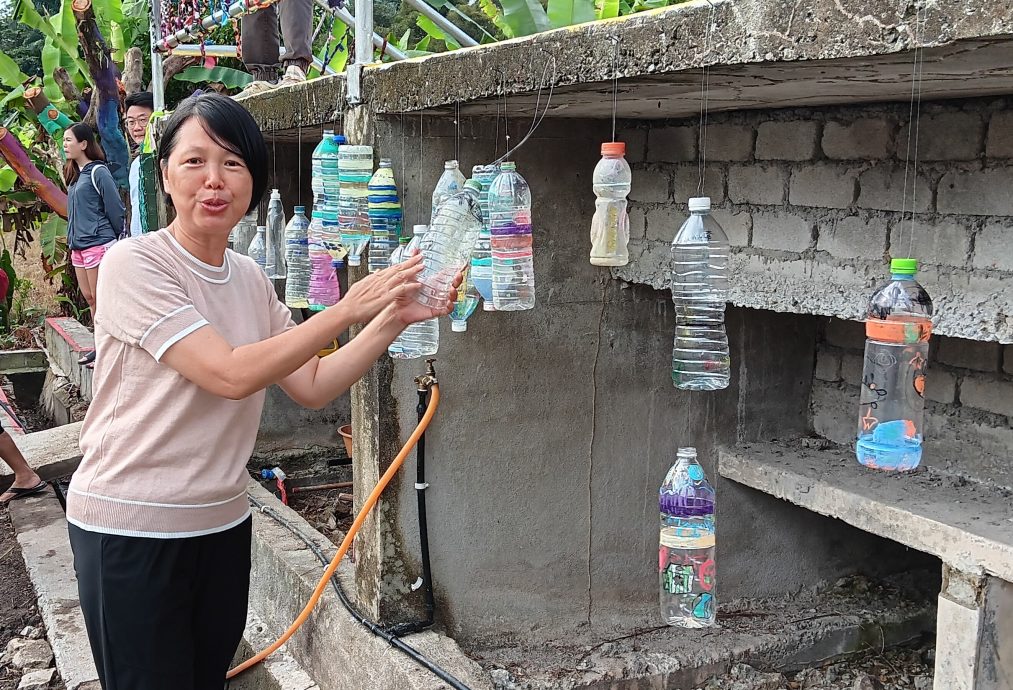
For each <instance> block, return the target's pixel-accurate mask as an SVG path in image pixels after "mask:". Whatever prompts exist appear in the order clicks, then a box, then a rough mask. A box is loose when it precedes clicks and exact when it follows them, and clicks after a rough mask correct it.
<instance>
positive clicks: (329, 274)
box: [307, 209, 341, 311]
mask: <svg viewBox="0 0 1013 690" xmlns="http://www.w3.org/2000/svg"><path fill="white" fill-rule="evenodd" d="M328 222H329V221H328ZM323 235H324V220H323V211H318V210H316V209H314V210H313V219H312V220H310V225H309V228H308V230H307V236H308V253H309V260H310V282H309V289H308V294H307V301H308V302H309V304H310V309H312V310H313V311H320V310H321V309H324V308H326V307H329V306H331V305H334V304H337V303H338V300H339V299H341V288H340V286H339V285H338V276H337V274H336V273H335V271H334V259H333V258H332V257H331V253H330V252H329V251H328V250H327V247H326V246H324V240H323Z"/></svg>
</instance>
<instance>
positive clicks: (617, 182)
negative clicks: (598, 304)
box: [591, 142, 633, 266]
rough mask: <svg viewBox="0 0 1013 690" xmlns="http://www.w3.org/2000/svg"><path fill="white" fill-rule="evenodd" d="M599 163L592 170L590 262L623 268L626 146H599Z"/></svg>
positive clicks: (627, 180)
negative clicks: (593, 196) (592, 214)
mask: <svg viewBox="0 0 1013 690" xmlns="http://www.w3.org/2000/svg"><path fill="white" fill-rule="evenodd" d="M601 156H602V158H601V160H600V161H598V165H596V166H595V168H594V175H593V177H592V187H593V188H594V193H595V196H597V197H598V198H597V200H596V201H595V204H594V205H595V211H594V217H593V218H592V219H591V263H592V264H593V265H595V266H625V265H626V264H628V263H629V262H630V252H629V249H628V248H627V245H628V244H629V241H630V215H629V213H627V211H626V203H627V202H626V197H627V195H628V194H629V193H630V184H631V182H632V179H633V176H632V173H631V171H630V164H629V163H627V162H626V144H624V143H622V142H611V143H606V144H602V145H601Z"/></svg>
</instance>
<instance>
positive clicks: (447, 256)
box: [417, 180, 482, 309]
mask: <svg viewBox="0 0 1013 690" xmlns="http://www.w3.org/2000/svg"><path fill="white" fill-rule="evenodd" d="M478 193H479V186H478V183H477V182H475V181H474V180H468V181H467V182H465V183H464V190H463V191H461V192H458V193H457V194H455V195H454V196H452V197H450V198H449V199H447V200H446V201H444V202H443V203H442V204H440V208H438V209H437V210H436V222H435V223H433V227H431V228H430V229H429V232H427V233H426V234H425V235H424V236H423V238H422V241H421V242H420V243H419V250H420V251H421V252H422V273H420V274H419V282H420V283H422V289H421V290H419V292H418V293H417V299H418V301H419V303H420V304H424V305H426V306H428V307H433V308H436V309H438V308H440V307H442V306H444V305H445V304H446V303H447V295H448V294H449V293H450V288H451V286H452V284H453V282H454V278H455V277H456V276H457V273H458V272H459V271H461V270H463V269H464V267H465V266H467V265H468V263H469V262H470V261H471V253H472V252H473V251H474V250H475V242H477V241H478V233H479V232H481V230H482V212H481V210H479V207H478Z"/></svg>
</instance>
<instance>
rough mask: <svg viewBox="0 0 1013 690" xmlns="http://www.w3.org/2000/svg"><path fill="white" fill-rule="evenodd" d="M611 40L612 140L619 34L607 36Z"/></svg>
mask: <svg viewBox="0 0 1013 690" xmlns="http://www.w3.org/2000/svg"><path fill="white" fill-rule="evenodd" d="M609 40H611V41H612V48H613V52H612V142H613V143H615V140H616V111H617V110H618V108H619V40H620V39H619V35H618V34H612V35H611V36H609Z"/></svg>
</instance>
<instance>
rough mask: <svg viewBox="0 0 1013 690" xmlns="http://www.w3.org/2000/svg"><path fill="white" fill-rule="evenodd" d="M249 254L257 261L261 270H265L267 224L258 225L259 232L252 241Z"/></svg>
mask: <svg viewBox="0 0 1013 690" xmlns="http://www.w3.org/2000/svg"><path fill="white" fill-rule="evenodd" d="M246 254H247V256H249V257H250V258H251V259H253V260H254V261H256V262H257V265H258V266H260V269H261V270H264V266H265V265H266V264H267V226H266V225H258V226H257V234H256V235H254V236H253V240H252V241H251V242H250V248H249V249H248V250H247V252H246Z"/></svg>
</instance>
